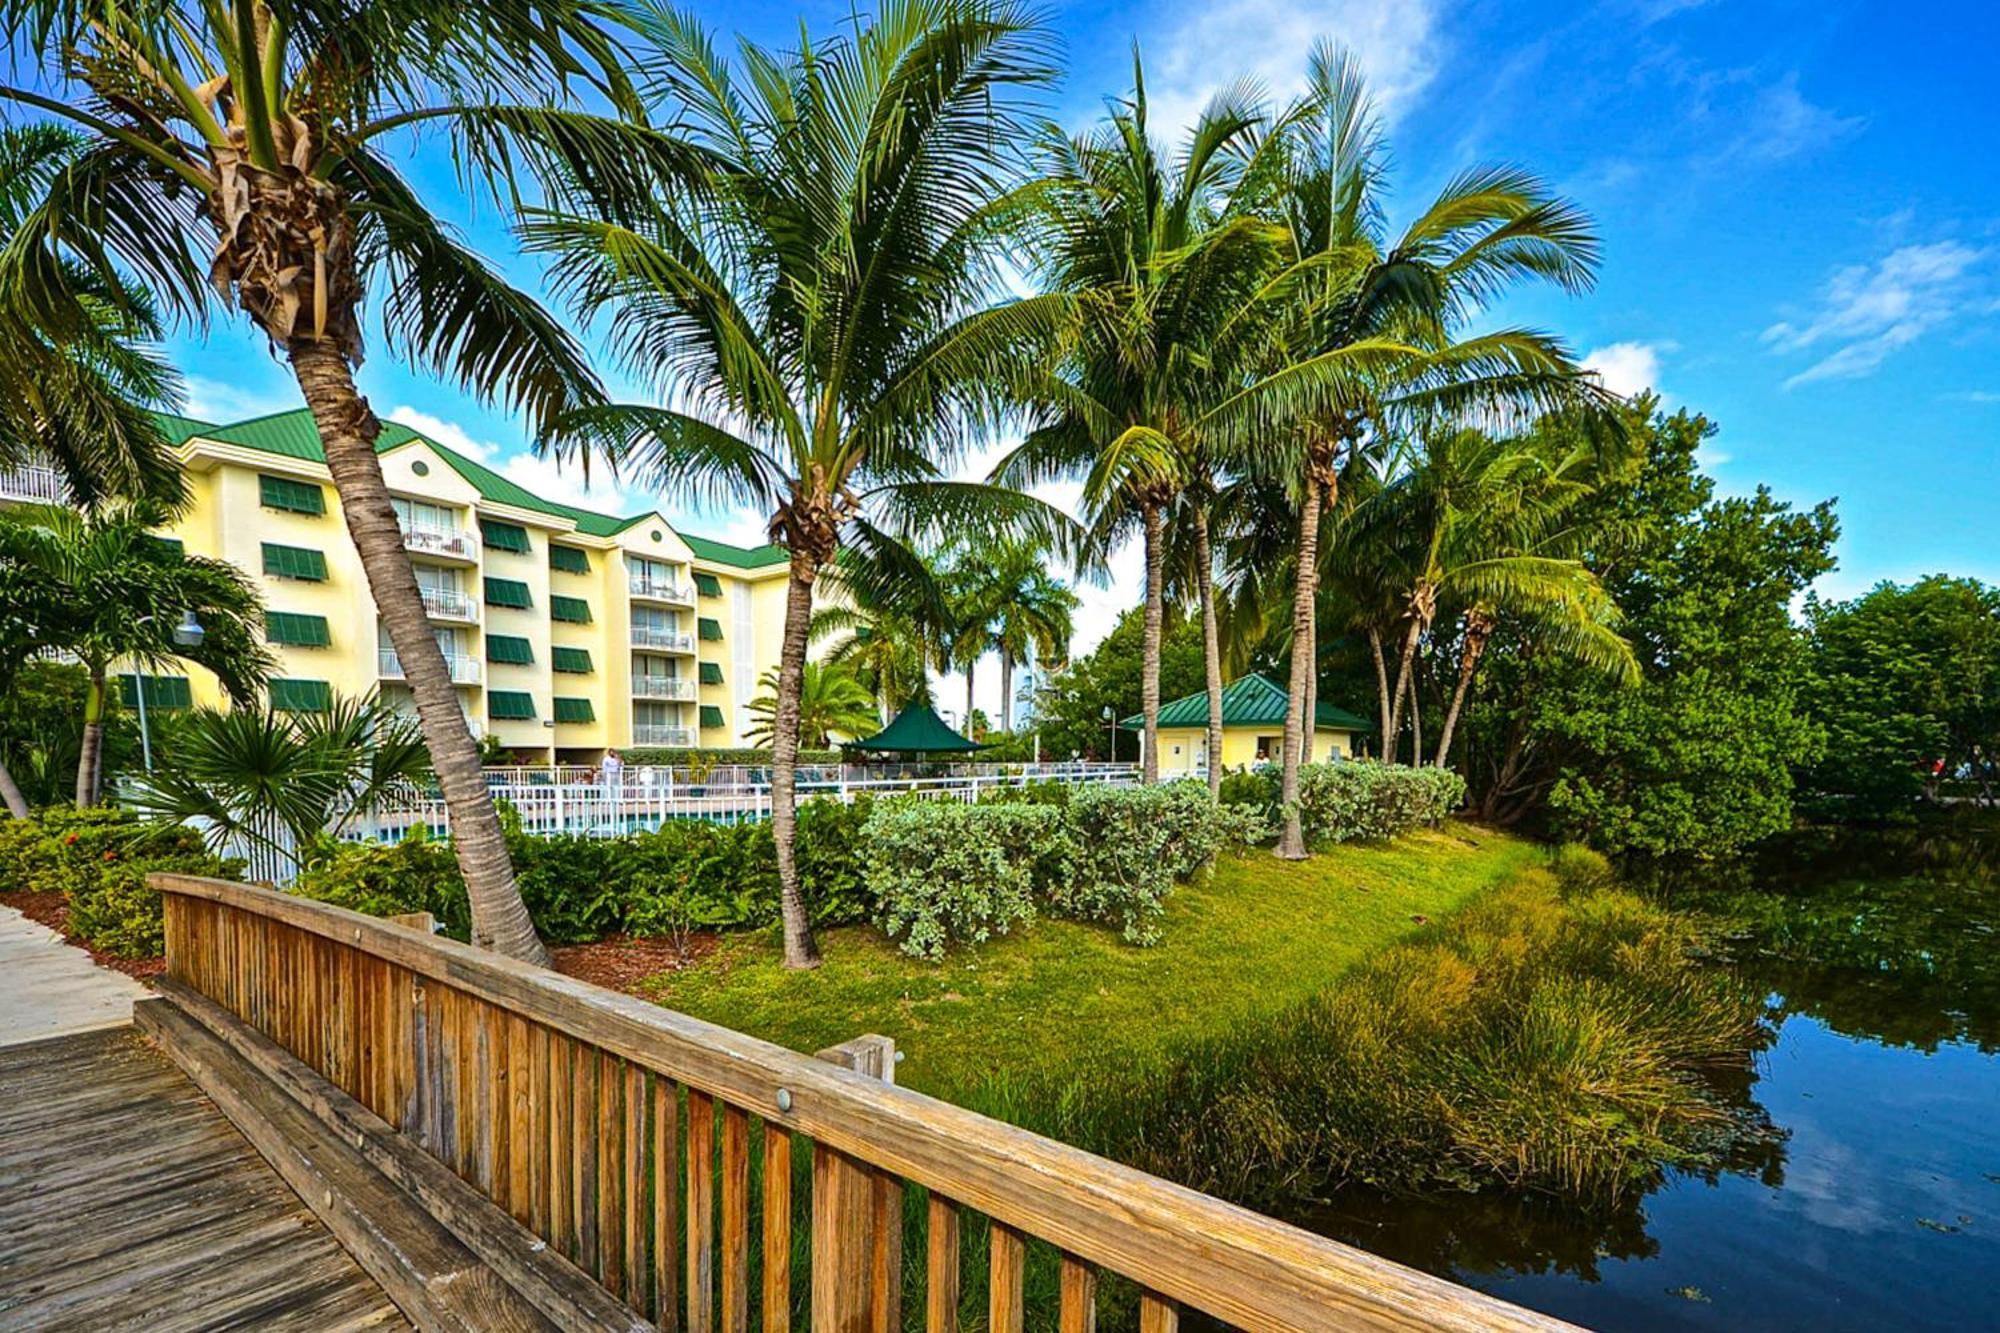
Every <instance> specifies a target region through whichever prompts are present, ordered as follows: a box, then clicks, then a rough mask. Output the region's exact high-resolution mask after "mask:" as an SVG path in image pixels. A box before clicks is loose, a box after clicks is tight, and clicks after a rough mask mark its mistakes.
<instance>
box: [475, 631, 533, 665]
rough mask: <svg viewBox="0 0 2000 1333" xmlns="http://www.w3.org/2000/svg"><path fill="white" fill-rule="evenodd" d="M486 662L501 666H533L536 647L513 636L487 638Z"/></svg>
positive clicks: (495, 635)
mask: <svg viewBox="0 0 2000 1333" xmlns="http://www.w3.org/2000/svg"><path fill="white" fill-rule="evenodd" d="M486 660H487V661H489V662H494V663H498V664H499V665H501V666H533V665H534V664H535V645H534V644H532V643H529V642H528V641H527V640H526V639H522V638H517V637H515V636H514V635H512V634H489V635H487V636H486Z"/></svg>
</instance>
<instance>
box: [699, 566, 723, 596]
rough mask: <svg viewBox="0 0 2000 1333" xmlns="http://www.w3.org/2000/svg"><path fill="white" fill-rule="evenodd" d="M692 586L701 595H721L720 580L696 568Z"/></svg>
mask: <svg viewBox="0 0 2000 1333" xmlns="http://www.w3.org/2000/svg"><path fill="white" fill-rule="evenodd" d="M694 586H695V591H696V592H699V593H700V594H701V595H702V596H703V597H720V596H722V580H721V579H719V578H717V577H715V575H713V574H704V573H702V572H701V571H700V570H698V569H697V570H696V571H695V572H694Z"/></svg>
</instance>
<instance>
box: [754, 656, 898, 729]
mask: <svg viewBox="0 0 2000 1333" xmlns="http://www.w3.org/2000/svg"><path fill="white" fill-rule="evenodd" d="M778 679H779V668H777V667H773V668H771V669H770V670H769V671H766V672H765V673H764V675H763V677H762V678H761V679H760V680H759V681H758V682H757V683H758V684H759V685H760V686H762V687H763V689H764V690H765V693H763V694H760V695H758V696H757V697H756V698H754V699H752V700H751V701H750V711H751V713H752V714H754V715H755V716H756V718H757V722H756V725H755V726H753V727H751V728H750V731H749V733H748V735H747V736H746V739H747V740H748V741H749V742H750V743H751V744H752V745H772V743H773V737H774V736H775V734H776V731H777V725H778V721H777V719H778ZM797 707H798V736H799V744H800V745H801V746H803V747H806V748H808V749H823V748H825V747H826V746H827V745H828V744H829V743H831V741H832V738H833V737H834V736H836V735H839V736H846V737H849V738H850V739H851V738H854V737H857V736H869V735H873V734H874V733H875V732H876V731H877V730H878V729H879V727H878V721H877V718H876V713H875V700H874V699H873V698H872V697H870V695H869V693H868V687H867V686H866V685H863V684H862V683H861V678H860V677H859V676H857V675H855V674H854V669H853V668H852V667H850V666H847V665H846V664H844V663H839V662H808V663H806V664H805V669H804V670H803V671H801V672H800V673H799V695H798V703H797ZM774 748H775V747H774Z"/></svg>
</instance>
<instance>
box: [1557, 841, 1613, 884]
mask: <svg viewBox="0 0 2000 1333" xmlns="http://www.w3.org/2000/svg"><path fill="white" fill-rule="evenodd" d="M1549 869H1550V871H1551V872H1553V873H1554V875H1555V877H1556V882H1557V883H1559V884H1561V885H1562V886H1563V889H1564V890H1565V891H1566V892H1569V893H1594V892H1596V891H1598V890H1599V889H1608V888H1612V887H1614V886H1615V885H1616V884H1617V883H1618V874H1617V872H1616V871H1614V870H1613V869H1612V868H1611V862H1610V860H1609V859H1608V858H1607V857H1606V856H1605V855H1604V853H1602V852H1600V851H1597V850H1596V849H1594V848H1591V847H1586V846H1584V845H1583V844H1582V843H1580V842H1566V843H1563V844H1562V845H1561V846H1559V847H1557V848H1555V849H1554V850H1553V851H1551V852H1550V853H1549Z"/></svg>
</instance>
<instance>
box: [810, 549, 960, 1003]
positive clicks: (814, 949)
mask: <svg viewBox="0 0 2000 1333" xmlns="http://www.w3.org/2000/svg"><path fill="white" fill-rule="evenodd" d="M818 574H819V569H818V567H817V566H816V565H815V564H814V563H813V560H812V557H811V556H810V555H808V554H807V553H805V552H804V551H800V550H798V549H796V548H795V549H794V550H793V551H792V570H791V579H790V581H789V582H788V583H787V584H786V585H785V638H784V643H783V645H782V647H781V648H780V649H779V652H778V700H777V704H778V706H777V709H776V710H775V711H774V713H773V714H772V719H771V836H772V839H773V841H775V842H776V843H777V848H778V914H779V916H780V917H782V918H783V921H784V929H785V966H786V967H797V968H804V967H818V966H819V961H820V960H819V945H818V943H817V942H816V941H814V939H813V933H812V921H811V919H810V918H808V917H807V915H806V900H805V896H804V895H803V894H801V893H800V892H799V861H798V830H799V817H798V804H797V801H798V763H799V690H800V687H801V685H802V684H803V683H804V680H805V674H806V636H807V627H808V625H809V624H810V622H811V620H812V597H813V580H814V579H815V578H816V577H818ZM971 679H972V673H971V672H970V671H967V672H966V681H967V687H966V689H967V697H968V698H969V697H970V694H971V684H970V682H971ZM966 715H967V716H968V717H970V716H971V711H970V709H969V708H968V710H967V714H966Z"/></svg>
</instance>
